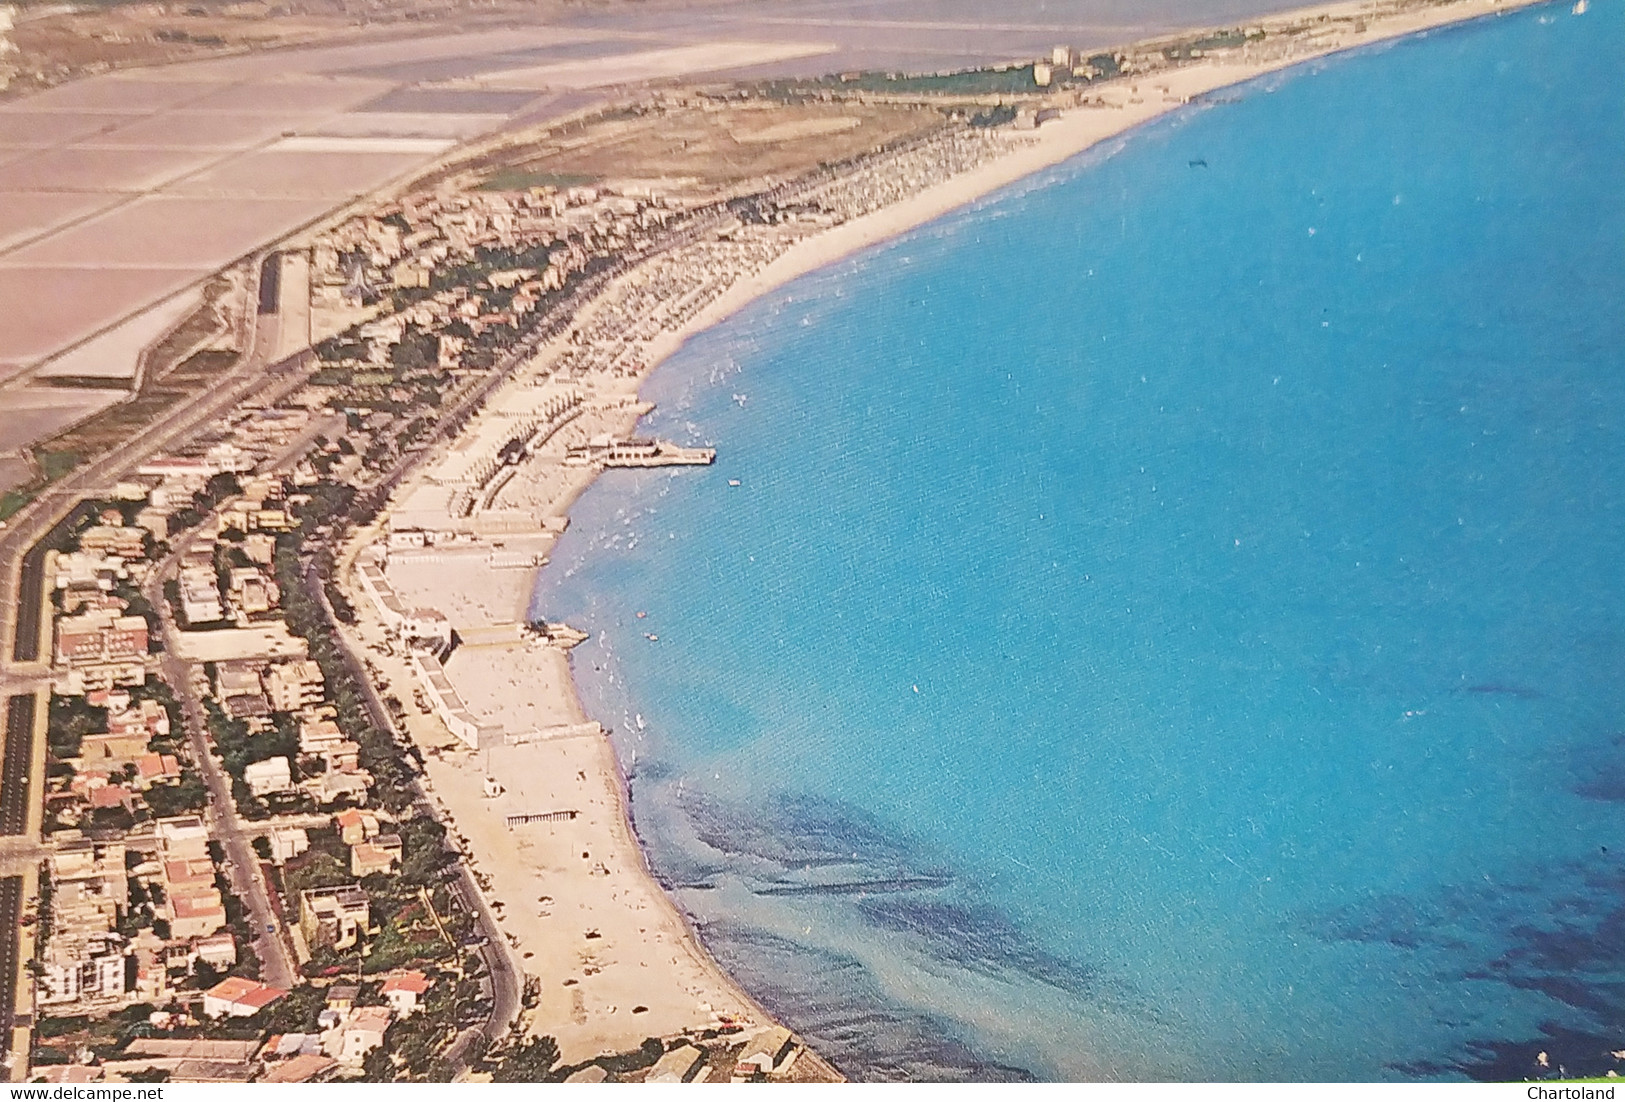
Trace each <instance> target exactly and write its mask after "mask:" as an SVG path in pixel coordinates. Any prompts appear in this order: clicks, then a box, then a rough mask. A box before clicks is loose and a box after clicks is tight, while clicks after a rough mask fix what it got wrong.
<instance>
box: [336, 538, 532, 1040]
mask: <svg viewBox="0 0 1625 1102" xmlns="http://www.w3.org/2000/svg"><path fill="white" fill-rule="evenodd" d="M304 580H305V590H306V592H308V593H311V594H313V595H314V596H315V597H316V599H317V601H318V602H320V604H321V606H322V611H323V613H324V614H325V615H326V616H327V622H328V624H329V625H330V626H331V627H332V628H333V638H334V640H335V641H336V642H337V643H338V646H339V652H340V653H341V654H342V655H343V656H344V664H345V665H346V666H347V667H348V668H349V670H350V675H351V676H352V677H353V678H354V679H355V681H356V683H357V684H359V685H360V686H361V688H362V694H363V696H364V697H365V698H366V702H367V711H368V712H370V713H371V714H372V721H373V723H374V724H376V725H377V727H378V729H379V730H381V731H388V732H389V734H390V735H391V736H392V737H393V738H394V739H395V741H396V743H397V744H404V742H405V739H404V738H403V736H402V735H401V734H400V732H398V731H397V730H396V729H395V722H394V720H393V719H392V718H391V716H390V714H389V709H388V708H386V707H385V706H384V702H383V700H382V699H381V698H380V697H379V695H378V688H377V686H376V685H374V684H373V681H372V678H371V677H370V676H368V674H367V670H366V667H365V665H364V664H363V663H362V662H361V659H360V658H359V657H358V656H357V655H356V653H355V651H354V650H352V649H351V647H350V643H349V640H348V639H346V638H345V637H344V633H343V632H341V631H339V630H338V627H337V619H336V618H335V617H334V615H333V606H332V605H330V604H329V603H328V601H327V587H326V586H324V585H323V584H322V576H321V573H320V571H319V570H318V569H317V566H316V563H315V561H314V560H307V561H306V563H305V574H304ZM412 790H413V794H414V795H415V796H416V800H415V801H414V802H415V804H416V806H417V808H418V811H419V813H420V814H424V815H428V816H430V817H431V818H436V817H437V816H436V815H435V810H434V804H433V802H432V801H431V800H430V799H429V797H428V794H427V793H425V792H424V791H423V786H422V785H421V784H420V783H419V782H418V781H417V780H416V779H415V778H414V780H413V781H412ZM452 888H453V890H454V891H456V892H457V894H458V896H459V897H460V898H461V899H462V902H463V906H464V907H465V908H466V909H467V910H468V911H469V912H470V913H472V914H473V915H474V919H475V922H476V925H478V927H479V931H480V935H481V937H482V938H483V939H484V941H485V944H484V945H483V946H482V947H481V949H480V957H481V958H482V959H483V960H484V961H485V969H486V972H487V973H488V974H489V975H490V977H491V1017H490V1019H489V1020H488V1021H487V1022H486V1024H485V1026H484V1027H483V1028H481V1029H472V1030H465V1031H464V1032H463V1033H462V1034H460V1035H459V1036H458V1038H457V1040H456V1041H455V1042H453V1044H452V1046H451V1048H450V1049H449V1050H448V1051H447V1059H449V1060H450V1061H451V1063H452V1064H454V1065H457V1064H460V1063H462V1062H464V1058H465V1057H466V1056H468V1054H469V1052H468V1050H469V1046H470V1045H471V1044H472V1043H473V1041H474V1038H475V1036H476V1035H478V1034H482V1033H483V1034H484V1036H485V1039H486V1040H487V1041H488V1042H490V1041H496V1040H497V1039H498V1038H500V1037H501V1036H502V1035H503V1034H505V1033H507V1032H508V1027H509V1026H510V1025H512V1024H513V1021H514V1019H515V1018H516V1017H518V1015H519V1000H520V996H521V994H522V988H523V982H524V981H523V979H522V977H523V975H524V971H523V969H522V968H521V967H520V966H519V962H518V961H517V960H515V959H514V956H513V951H512V948H511V947H510V946H509V945H508V941H507V938H506V937H504V936H503V933H502V929H501V927H500V926H498V925H497V920H496V916H495V915H494V914H492V913H491V909H490V908H489V907H487V906H486V903H485V893H483V892H481V891H480V888H479V885H478V884H476V883H475V882H474V874H473V873H471V872H469V870H468V865H467V864H466V863H465V862H463V861H461V860H459V861H458V862H457V879H456V880H455V881H453V882H452ZM475 1055H478V1054H477V1053H476V1054H475Z"/></svg>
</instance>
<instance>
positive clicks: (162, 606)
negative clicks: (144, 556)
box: [142, 532, 301, 990]
mask: <svg viewBox="0 0 1625 1102" xmlns="http://www.w3.org/2000/svg"><path fill="white" fill-rule="evenodd" d="M194 535H195V532H187V533H186V534H185V535H183V536H181V537H180V538H179V539H177V540H176V541H175V549H174V550H173V551H171V552H170V553H169V554H168V555H167V556H165V558H164V559H163V561H162V562H161V563H159V564H158V566H157V568H155V569H154V570H153V571H152V573H151V575H150V576H149V577H148V579H147V582H146V584H145V585H144V586H143V587H142V593H143V595H144V596H145V597H146V598H147V600H148V601H149V602H150V603H151V604H152V607H153V610H154V611H155V612H156V613H157V614H158V622H159V634H160V637H161V638H162V639H163V643H164V652H163V655H162V656H161V657H160V659H159V662H160V665H161V666H162V670H163V675H164V680H165V681H167V682H169V687H170V688H171V689H172V690H173V691H174V693H175V697H176V699H177V700H179V701H180V705H181V713H182V715H183V716H184V717H185V720H186V733H187V737H188V740H189V741H190V742H191V745H192V759H193V762H194V763H195V764H196V765H197V768H198V770H199V771H200V772H201V773H202V774H203V780H204V783H205V784H206V785H208V788H209V805H208V807H207V809H206V810H205V812H204V818H205V820H206V821H207V823H208V825H209V835H210V837H212V838H214V839H215V840H217V841H218V842H219V843H220V846H221V848H222V849H224V850H225V854H226V876H227V879H228V880H229V881H230V882H231V890H232V893H233V894H234V895H236V896H237V898H238V899H240V900H242V902H243V905H244V906H245V907H246V908H247V909H248V918H249V921H250V922H251V923H252V924H253V928H254V951H255V953H257V954H258V955H259V958H260V962H261V965H262V966H263V974H262V978H263V979H264V981H265V982H266V983H268V984H270V985H271V986H272V987H280V988H283V989H284V990H292V989H293V987H295V986H296V985H297V984H298V983H299V981H300V978H301V977H300V975H299V972H298V969H297V968H296V967H295V965H294V956H293V951H292V949H291V947H290V946H289V945H288V942H287V938H288V935H287V929H286V924H285V923H284V922H283V921H282V920H281V919H280V917H279V916H278V915H277V913H276V911H275V910H274V909H273V908H272V906H271V898H270V892H269V891H268V889H267V886H266V884H265V881H264V879H263V878H262V873H261V872H260V861H259V857H258V856H257V855H256V854H255V853H254V846H253V842H252V838H253V833H252V832H250V831H247V830H244V829H243V824H242V821H241V820H240V819H239V818H238V817H237V802H236V801H235V800H234V799H233V798H232V794H231V778H230V777H228V776H227V775H226V773H225V771H224V770H223V769H221V768H220V763H219V762H218V761H216V760H215V757H214V754H213V752H212V751H211V750H210V748H209V736H208V729H209V728H208V723H207V721H206V719H205V714H206V713H205V712H204V709H203V702H202V701H201V700H199V699H198V695H197V692H196V690H195V689H193V687H192V666H191V664H190V663H188V662H186V661H184V660H183V659H181V658H180V657H179V656H178V655H177V654H176V651H175V637H176V636H177V635H178V634H179V631H178V629H177V628H176V626H175V620H174V613H173V611H172V610H171V609H170V607H169V602H168V601H167V600H165V599H164V581H165V580H166V579H167V578H169V577H170V576H171V575H172V574H173V573H174V571H175V568H176V567H177V565H178V564H179V563H180V560H181V556H182V555H183V554H185V552H186V549H187V547H189V546H190V545H191V542H192V539H193V537H194ZM272 931H274V932H272Z"/></svg>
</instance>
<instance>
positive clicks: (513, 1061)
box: [491, 1037, 559, 1083]
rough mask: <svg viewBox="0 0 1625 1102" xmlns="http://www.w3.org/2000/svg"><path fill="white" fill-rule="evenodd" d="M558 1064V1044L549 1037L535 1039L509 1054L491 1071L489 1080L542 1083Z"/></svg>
mask: <svg viewBox="0 0 1625 1102" xmlns="http://www.w3.org/2000/svg"><path fill="white" fill-rule="evenodd" d="M558 1062H559V1044H558V1042H557V1041H555V1040H554V1039H553V1038H551V1037H537V1038H535V1039H534V1040H532V1041H530V1042H529V1043H528V1044H523V1045H520V1046H519V1047H518V1048H516V1049H514V1050H513V1051H512V1052H510V1053H509V1054H508V1055H507V1057H506V1058H505V1059H504V1060H503V1061H502V1063H500V1064H498V1065H497V1066H496V1068H495V1069H493V1070H492V1072H491V1078H492V1080H493V1081H495V1082H498V1083H544V1082H546V1081H547V1073H548V1072H550V1071H552V1070H553V1065H555V1064H557V1063H558Z"/></svg>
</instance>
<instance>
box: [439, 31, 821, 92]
mask: <svg viewBox="0 0 1625 1102" xmlns="http://www.w3.org/2000/svg"><path fill="white" fill-rule="evenodd" d="M834 51H835V44H834V43H832V42H706V43H702V44H700V45H698V46H673V47H671V48H669V49H665V50H643V51H640V52H638V53H631V54H616V55H614V56H612V57H601V58H590V59H586V60H582V61H560V62H557V63H555V64H552V65H535V66H530V67H528V68H524V69H503V70H501V71H499V72H495V73H485V74H482V75H480V76H477V77H468V78H466V79H463V80H453V81H446V82H445V83H444V84H440V85H436V86H435V87H442V88H491V89H515V90H520V91H540V90H542V89H549V88H551V89H559V88H603V87H606V86H608V85H612V84H633V83H642V82H643V81H648V80H665V79H668V78H671V77H680V76H685V75H687V74H689V73H714V72H716V71H717V70H719V69H741V68H744V67H746V66H748V65H765V64H767V63H768V62H772V61H790V60H792V59H794V58H798V57H816V56H817V55H819V54H827V53H833V52H834Z"/></svg>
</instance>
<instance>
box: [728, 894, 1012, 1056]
mask: <svg viewBox="0 0 1625 1102" xmlns="http://www.w3.org/2000/svg"><path fill="white" fill-rule="evenodd" d="M700 933H701V936H702V937H704V939H705V943H706V945H707V947H708V948H710V950H711V951H712V952H713V953H714V954H715V955H716V957H717V959H718V960H719V961H720V962H721V963H722V964H723V966H724V967H725V968H727V970H728V971H729V973H730V974H732V975H734V976H736V977H738V978H739V980H740V982H741V983H743V984H744V985H745V986H746V987H747V988H748V989H749V990H750V991H751V992H752V993H754V994H755V995H756V996H757V998H758V999H759V1000H760V1001H761V1003H762V1005H763V1006H765V1007H766V1008H767V1009H768V1010H769V1011H770V1012H772V1013H773V1014H774V1015H775V1016H777V1017H779V1018H780V1019H781V1020H786V1021H793V1022H795V1024H796V1028H797V1030H798V1031H799V1032H800V1033H801V1034H802V1035H803V1036H805V1037H807V1038H808V1039H809V1040H810V1041H811V1042H812V1043H813V1047H814V1048H816V1049H817V1050H818V1052H819V1053H820V1054H821V1055H823V1056H824V1057H825V1058H827V1059H828V1060H830V1061H831V1062H832V1063H833V1064H835V1066H836V1067H838V1068H840V1069H841V1071H842V1072H844V1073H845V1074H846V1075H848V1076H850V1077H851V1078H853V1079H856V1080H860V1081H865V1082H923V1083H995V1082H1032V1081H1034V1080H1035V1078H1036V1077H1035V1076H1034V1075H1033V1074H1032V1073H1031V1072H1030V1071H1028V1070H1027V1069H1025V1068H1020V1067H1013V1066H1011V1065H1008V1064H1001V1063H997V1062H991V1061H987V1060H983V1059H981V1058H979V1057H977V1056H976V1054H975V1053H974V1052H972V1051H971V1049H970V1048H969V1047H968V1046H966V1045H965V1044H964V1043H963V1042H961V1041H960V1040H959V1039H958V1038H957V1037H956V1036H955V1034H954V1030H953V1026H952V1023H950V1022H948V1021H946V1020H943V1019H939V1018H937V1017H935V1016H933V1015H929V1014H924V1013H921V1012H920V1011H918V1010H915V1009H913V1008H910V1007H904V1006H901V1005H899V1004H897V1003H895V1002H893V1001H892V1000H890V999H888V998H887V997H886V996H885V995H884V993H882V992H881V991H880V990H879V988H878V986H877V985H876V984H875V983H874V981H873V978H872V977H871V976H870V975H869V972H868V969H866V968H865V967H864V966H863V965H862V964H861V963H859V962H858V961H856V960H853V959H852V958H850V957H846V956H842V955H840V954H836V953H831V952H828V951H823V950H816V949H811V948H809V947H808V946H805V945H801V944H799V943H796V942H791V941H788V940H786V939H784V938H780V937H776V936H774V935H772V934H769V933H766V932H764V931H761V930H756V929H751V928H748V927H745V926H742V925H739V924H736V923H733V922H725V921H718V922H709V923H704V924H702V926H701V927H700Z"/></svg>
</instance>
